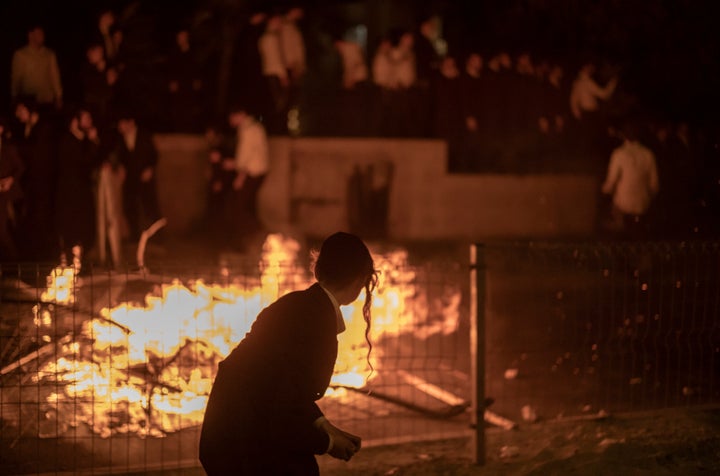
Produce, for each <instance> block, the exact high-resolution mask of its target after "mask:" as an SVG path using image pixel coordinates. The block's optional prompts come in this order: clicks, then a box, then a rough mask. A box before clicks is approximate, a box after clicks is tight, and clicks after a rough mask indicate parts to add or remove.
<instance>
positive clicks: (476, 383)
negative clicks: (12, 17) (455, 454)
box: [470, 244, 485, 465]
mask: <svg viewBox="0 0 720 476" xmlns="http://www.w3.org/2000/svg"><path fill="white" fill-rule="evenodd" d="M470 358H471V362H470V368H471V378H472V408H473V413H472V424H473V425H474V429H475V431H474V432H473V438H472V439H473V441H472V448H473V460H474V461H475V464H479V465H484V464H485V247H484V246H483V245H482V244H473V245H471V246H470Z"/></svg>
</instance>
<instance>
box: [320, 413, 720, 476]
mask: <svg viewBox="0 0 720 476" xmlns="http://www.w3.org/2000/svg"><path fill="white" fill-rule="evenodd" d="M471 456H472V453H471V447H470V440H468V439H457V440H447V441H440V442H432V443H414V444H406V445H402V446H396V447H379V448H368V449H366V450H363V451H360V452H359V453H358V454H357V455H356V457H355V458H354V459H353V460H352V461H350V462H349V463H344V462H341V461H337V460H332V459H330V458H328V457H326V456H323V457H321V458H319V460H320V464H321V474H323V475H325V476H341V475H342V476H350V475H387V476H391V475H392V476H397V475H415V476H425V475H428V476H429V475H459V476H462V475H508V476H509V475H566V474H582V475H585V474H589V475H605V474H613V475H626V474H627V475H670V474H677V475H695V474H698V475H706V474H707V475H709V474H720V409H718V408H714V409H682V410H665V411H662V412H653V413H646V414H633V415H623V416H608V417H607V418H604V419H597V420H557V421H546V422H538V423H534V424H528V425H522V426H520V427H519V428H518V429H516V430H510V431H506V430H501V429H497V428H491V429H489V430H488V432H487V462H486V465H485V466H482V467H481V466H477V465H475V464H473V462H472V460H471Z"/></svg>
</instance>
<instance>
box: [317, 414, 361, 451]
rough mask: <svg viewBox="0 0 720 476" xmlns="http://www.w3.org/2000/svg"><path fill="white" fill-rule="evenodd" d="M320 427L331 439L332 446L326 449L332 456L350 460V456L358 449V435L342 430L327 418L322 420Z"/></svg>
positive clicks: (359, 443)
mask: <svg viewBox="0 0 720 476" xmlns="http://www.w3.org/2000/svg"><path fill="white" fill-rule="evenodd" d="M321 428H322V429H323V430H325V432H326V433H327V434H328V435H329V436H330V438H331V439H332V441H333V445H332V448H330V450H329V451H328V454H329V455H330V456H332V457H333V458H337V459H341V460H344V461H350V458H352V457H353V456H354V455H355V453H357V452H358V451H360V447H361V446H362V440H361V439H360V437H359V436H356V435H353V434H352V433H348V432H346V431H343V430H341V429H339V428H338V427H336V426H335V425H333V424H332V423H330V422H329V421H327V420H325V421H323V423H322V426H321Z"/></svg>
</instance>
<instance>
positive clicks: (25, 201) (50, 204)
mask: <svg viewBox="0 0 720 476" xmlns="http://www.w3.org/2000/svg"><path fill="white" fill-rule="evenodd" d="M14 113H15V117H14V121H13V124H12V127H11V131H12V141H13V143H14V144H15V146H16V147H17V149H18V152H19V153H20V158H21V160H22V162H23V164H24V165H25V173H24V174H23V176H22V179H21V188H22V190H23V192H24V193H23V197H22V202H21V205H20V207H19V213H18V226H19V229H20V230H19V233H20V237H21V238H20V239H19V240H18V244H19V245H20V248H21V249H20V252H21V254H22V255H23V257H24V258H27V259H31V260H46V259H53V258H55V259H56V258H57V256H55V255H54V253H55V250H56V247H57V242H56V241H55V236H56V234H55V226H54V225H55V223H54V216H55V189H56V186H57V180H56V179H57V163H56V161H57V160H56V159H57V146H56V144H57V142H58V141H57V134H56V131H55V128H54V126H53V123H52V122H51V121H50V120H48V119H46V118H45V117H44V115H42V114H40V112H39V111H38V110H37V108H36V106H35V104H34V102H33V101H32V100H30V99H28V98H23V99H21V100H18V101H17V102H16V104H15V107H14Z"/></svg>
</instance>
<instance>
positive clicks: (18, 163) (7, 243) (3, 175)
mask: <svg viewBox="0 0 720 476" xmlns="http://www.w3.org/2000/svg"><path fill="white" fill-rule="evenodd" d="M9 139H10V134H9V133H8V130H7V121H6V120H5V118H2V117H0V261H12V260H16V259H17V258H18V257H19V255H18V250H17V246H16V245H15V239H14V238H13V236H12V233H11V225H12V221H13V215H14V213H13V212H14V209H15V203H16V202H17V201H18V199H19V198H20V197H21V195H22V190H21V189H20V177H21V176H22V174H23V172H24V170H25V167H24V165H23V163H22V160H21V159H20V154H19V153H18V151H17V148H16V147H15V146H14V145H13V144H12V143H10V140H9Z"/></svg>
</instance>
